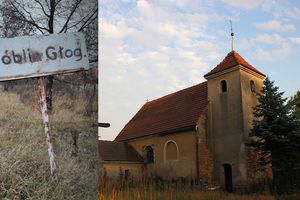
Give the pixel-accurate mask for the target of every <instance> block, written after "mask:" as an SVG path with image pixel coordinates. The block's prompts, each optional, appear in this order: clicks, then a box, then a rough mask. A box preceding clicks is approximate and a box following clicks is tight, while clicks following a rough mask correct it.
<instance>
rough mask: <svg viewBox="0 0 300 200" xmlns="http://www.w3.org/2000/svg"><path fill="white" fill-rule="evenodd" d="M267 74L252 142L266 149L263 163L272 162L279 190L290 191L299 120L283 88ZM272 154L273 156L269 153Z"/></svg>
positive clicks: (297, 148)
mask: <svg viewBox="0 0 300 200" xmlns="http://www.w3.org/2000/svg"><path fill="white" fill-rule="evenodd" d="M278 89H279V88H278V87H276V86H274V82H272V81H270V79H269V78H268V77H267V78H266V79H265V81H264V85H263V88H262V92H261V94H259V98H258V100H259V104H258V105H257V106H256V107H254V112H253V114H254V116H255V118H256V119H255V120H254V121H253V128H252V130H251V132H250V136H251V137H253V138H255V140H252V142H251V143H250V146H252V147H254V149H255V150H256V151H258V152H263V156H262V157H261V159H260V164H261V166H262V167H264V166H266V165H267V164H271V165H272V172H273V181H274V186H275V187H276V190H277V192H280V193H282V192H288V191H289V189H290V188H291V185H293V184H294V183H293V182H292V181H291V180H292V179H291V178H292V176H293V173H294V170H292V169H294V168H295V163H296V160H297V156H296V154H297V153H298V151H299V143H298V141H299V140H298V138H299V136H298V135H297V131H296V130H297V120H296V119H295V115H293V114H292V112H291V106H290V104H286V100H287V99H286V98H283V96H282V95H283V92H279V91H278ZM268 155H269V156H268Z"/></svg>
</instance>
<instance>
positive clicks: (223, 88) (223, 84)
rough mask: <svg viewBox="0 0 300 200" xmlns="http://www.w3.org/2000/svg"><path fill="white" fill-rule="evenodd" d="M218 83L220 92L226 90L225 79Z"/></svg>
mask: <svg viewBox="0 0 300 200" xmlns="http://www.w3.org/2000/svg"><path fill="white" fill-rule="evenodd" d="M220 84H221V92H222V93H223V92H227V83H226V81H225V80H222V81H221V83H220Z"/></svg>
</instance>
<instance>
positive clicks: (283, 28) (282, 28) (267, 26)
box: [255, 20, 295, 32]
mask: <svg viewBox="0 0 300 200" xmlns="http://www.w3.org/2000/svg"><path fill="white" fill-rule="evenodd" d="M255 26H256V27H257V28H259V29H262V30H270V31H277V32H287V31H293V30H295V26H294V24H282V23H281V22H280V21H279V20H269V21H266V22H261V23H256V24H255Z"/></svg>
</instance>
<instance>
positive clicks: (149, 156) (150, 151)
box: [145, 146, 154, 163]
mask: <svg viewBox="0 0 300 200" xmlns="http://www.w3.org/2000/svg"><path fill="white" fill-rule="evenodd" d="M145 151H146V159H147V163H153V162H154V152H153V148H152V147H151V146H146V148H145Z"/></svg>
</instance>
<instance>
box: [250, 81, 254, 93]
mask: <svg viewBox="0 0 300 200" xmlns="http://www.w3.org/2000/svg"><path fill="white" fill-rule="evenodd" d="M250 90H251V92H255V84H254V81H252V80H251V81H250Z"/></svg>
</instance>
